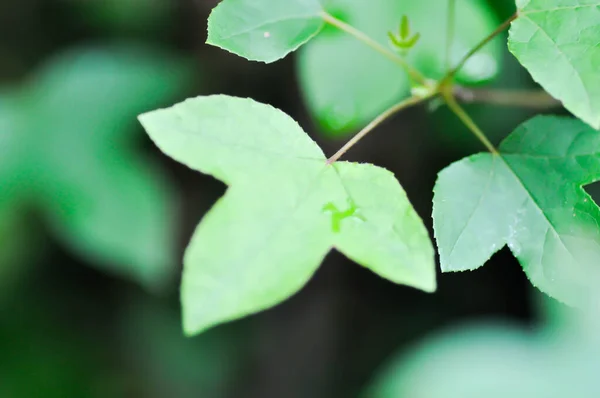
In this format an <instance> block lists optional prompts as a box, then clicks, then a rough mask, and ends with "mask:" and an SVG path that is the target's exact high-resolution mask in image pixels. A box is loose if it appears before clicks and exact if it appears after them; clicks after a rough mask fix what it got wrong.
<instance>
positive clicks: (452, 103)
mask: <svg viewBox="0 0 600 398" xmlns="http://www.w3.org/2000/svg"><path fill="white" fill-rule="evenodd" d="M442 95H443V97H444V100H445V101H446V103H447V104H448V107H449V108H450V110H452V112H454V114H455V115H456V116H458V118H459V119H460V120H461V121H462V122H463V123H464V125H465V126H467V128H468V129H469V130H470V131H471V132H472V133H473V135H475V137H477V139H478V140H479V141H481V143H482V144H483V145H484V146H485V147H486V148H487V149H488V150H489V151H490V152H491V153H493V154H495V155H498V154H499V153H498V150H497V149H496V147H495V146H494V145H493V144H492V143H491V142H490V140H488V138H487V137H486V135H485V134H484V133H483V131H481V129H480V128H479V126H477V124H475V122H474V121H473V119H471V116H469V114H468V113H467V112H466V111H465V110H464V109H463V108H462V107H461V106H460V105H459V103H458V102H456V99H455V98H454V96H453V95H452V93H451V92H447V91H446V92H442Z"/></svg>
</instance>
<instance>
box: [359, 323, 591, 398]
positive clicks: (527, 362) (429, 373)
mask: <svg viewBox="0 0 600 398" xmlns="http://www.w3.org/2000/svg"><path fill="white" fill-rule="evenodd" d="M594 314H595V312H594ZM594 314H589V315H592V316H593V317H594V318H596V321H595V322H587V321H586V320H585V319H584V318H583V317H582V316H581V315H582V314H577V316H574V314H573V312H571V313H570V315H568V316H566V317H565V316H564V314H563V317H562V319H561V320H560V322H558V323H556V324H550V325H547V326H545V327H544V328H543V329H542V330H541V331H539V332H536V333H532V332H526V331H524V330H519V329H517V328H516V327H510V326H508V325H505V324H487V325H479V326H475V327H463V328H459V329H458V330H454V331H452V332H449V333H446V334H444V335H442V336H439V337H437V338H430V339H428V340H427V341H426V342H424V343H423V344H422V345H421V347H418V348H417V349H416V350H415V351H414V352H412V353H408V354H404V355H400V356H398V357H397V358H396V359H394V360H392V362H391V364H389V365H388V366H387V367H386V368H385V369H384V370H383V371H382V372H381V373H380V374H379V376H378V377H377V380H376V382H375V383H374V385H373V386H372V387H371V388H370V389H369V390H368V391H367V393H366V394H365V395H364V396H365V397H369V398H401V397H419V398H442V397H443V398H446V397H461V398H479V397H490V398H506V397H514V398H531V397H544V398H563V397H581V398H594V397H598V396H600V380H599V379H598V376H597V375H598V371H600V359H599V358H600V355H599V354H600V345H599V340H598V337H597V334H598V333H597V332H598V330H599V328H598V323H597V316H594Z"/></svg>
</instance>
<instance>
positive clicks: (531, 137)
mask: <svg viewBox="0 0 600 398" xmlns="http://www.w3.org/2000/svg"><path fill="white" fill-rule="evenodd" d="M499 150H500V153H499V154H478V155H473V156H471V157H469V158H466V159H463V160H461V161H459V162H457V163H454V164H453V165H451V166H450V167H448V168H447V169H445V170H444V171H442V172H441V173H440V176H439V179H438V182H437V183H436V186H435V196H434V199H433V219H434V225H435V233H436V239H437V243H438V248H439V253H440V261H441V266H442V270H443V271H464V270H471V269H475V268H477V267H480V266H481V265H483V263H484V262H485V261H486V260H487V259H488V258H489V257H490V256H491V255H492V254H493V253H495V252H496V251H498V250H499V249H501V248H502V247H503V246H504V245H508V247H509V248H510V249H511V251H512V252H513V254H514V255H515V256H516V257H517V259H518V260H519V262H520V263H521V265H522V266H523V269H524V270H525V273H526V274H527V276H528V277H529V279H530V280H531V282H532V283H533V284H534V285H535V286H537V287H538V288H539V289H540V290H542V291H544V292H546V293H547V294H549V295H551V296H553V297H555V298H558V299H560V300H562V301H564V302H566V303H570V304H574V305H576V304H584V303H586V302H587V301H588V300H589V297H591V295H592V293H593V292H594V291H595V290H597V282H598V280H599V279H598V278H599V277H600V274H599V270H598V267H597V265H598V259H599V258H600V230H599V229H598V225H599V224H598V223H599V222H600V209H599V208H598V206H597V205H596V204H595V203H594V202H593V201H592V200H591V198H590V196H589V195H588V194H587V193H586V192H585V191H584V190H583V189H582V185H585V184H589V183H592V182H594V181H597V180H599V179H600V135H599V134H598V132H597V131H595V130H594V129H592V128H590V127H589V126H588V125H586V124H584V123H583V122H580V121H578V120H574V119H568V118H558V117H551V116H538V117H536V118H534V119H532V120H530V121H528V122H526V123H524V124H523V125H521V126H520V127H519V128H517V129H516V130H515V131H514V132H513V133H512V134H511V135H510V136H509V137H508V138H507V139H506V140H505V141H504V142H503V143H502V145H500V148H499Z"/></svg>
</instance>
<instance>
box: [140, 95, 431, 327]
mask: <svg viewBox="0 0 600 398" xmlns="http://www.w3.org/2000/svg"><path fill="white" fill-rule="evenodd" d="M140 120H141V122H142V124H143V125H144V127H145V128H146V130H147V131H148V133H149V135H150V137H151V138H152V139H153V140H154V141H155V142H156V144H157V145H158V146H159V147H160V148H161V150H162V151H163V152H165V153H166V154H167V155H169V156H171V157H173V158H174V159H175V160H177V161H179V162H181V163H183V164H186V165H188V166H189V167H191V168H193V169H195V170H198V171H201V172H203V173H207V174H211V175H213V176H214V177H216V178H218V179H219V180H221V181H224V182H226V183H227V184H229V185H231V187H230V188H229V190H228V191H227V194H226V195H225V197H224V198H222V199H221V200H219V202H217V204H216V205H215V206H214V207H213V209H212V210H211V211H210V212H209V213H208V214H207V215H206V216H205V217H204V219H203V221H202V223H201V224H200V225H199V226H198V228H197V230H196V233H195V235H194V237H193V238H192V241H191V243H190V245H189V247H188V249H187V251H186V254H185V260H184V266H185V270H184V275H183V286H182V301H183V311H184V328H185V330H186V332H187V333H188V334H194V333H198V332H200V331H202V330H204V329H206V328H208V327H211V326H213V325H215V324H218V323H222V322H225V321H229V320H233V319H237V318H240V317H242V316H245V315H248V314H251V313H255V312H257V311H260V310H263V309H266V308H268V307H271V306H273V305H275V304H277V303H279V302H281V301H282V300H284V299H286V298H288V297H289V296H290V295H292V294H294V293H296V292H297V291H298V290H299V289H300V288H302V286H303V285H304V284H305V283H306V282H307V281H308V279H309V278H310V277H311V276H312V274H313V273H314V272H315V270H316V268H317V267H318V266H319V263H320V262H321V261H322V260H323V258H324V257H325V255H326V254H327V253H328V252H329V251H330V250H331V248H333V247H335V248H336V249H338V250H340V251H341V252H342V253H345V254H346V255H347V256H348V257H350V258H351V259H353V260H355V261H357V262H358V263H360V264H362V265H364V266H366V267H368V268H370V269H371V270H372V271H374V272H376V273H378V274H380V275H381V276H383V277H385V278H387V279H390V280H392V281H393V282H396V283H403V284H407V285H410V286H414V287H417V288H420V289H423V290H426V291H433V290H435V269H434V261H433V249H432V247H431V242H430V240H429V236H428V234H427V231H426V229H425V227H424V226H423V223H422V221H421V219H420V218H419V216H418V215H417V213H416V212H415V211H414V209H413V208H412V206H411V204H410V202H409V201H408V199H407V197H406V194H405V193H404V191H403V190H402V188H401V187H400V185H399V184H398V182H397V180H396V179H395V178H394V176H393V175H392V174H391V173H390V172H388V171H386V170H384V169H381V168H378V167H375V166H372V165H368V164H357V163H347V162H338V163H334V164H333V165H327V164H326V161H325V156H324V155H323V152H322V151H321V149H320V148H319V147H318V146H317V145H316V144H315V143H314V142H313V141H312V140H311V139H310V138H309V137H308V135H306V134H305V133H304V132H303V131H302V129H301V128H300V127H299V126H298V125H297V124H296V122H295V121H294V120H292V119H291V118H290V117H289V116H287V115H286V114H284V113H283V112H281V111H279V110H277V109H274V108H272V107H270V106H267V105H264V104H260V103H257V102H254V101H252V100H249V99H240V98H234V97H226V96H211V97H199V98H196V99H191V100H188V101H186V102H184V103H182V104H179V105H176V106H175V107H173V108H171V109H167V110H160V111H156V112H152V113H149V114H145V115H143V116H141V117H140Z"/></svg>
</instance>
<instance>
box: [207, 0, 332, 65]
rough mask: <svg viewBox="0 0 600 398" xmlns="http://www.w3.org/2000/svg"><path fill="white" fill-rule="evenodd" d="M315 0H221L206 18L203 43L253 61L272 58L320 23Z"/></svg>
mask: <svg viewBox="0 0 600 398" xmlns="http://www.w3.org/2000/svg"><path fill="white" fill-rule="evenodd" d="M321 12H322V8H321V5H320V4H319V0H286V1H280V0H270V1H255V0H223V1H222V2H221V3H220V4H219V5H218V6H217V7H215V9H214V10H213V11H212V13H211V14H210V17H209V18H208V39H207V41H206V42H207V43H208V44H212V45H214V46H217V47H220V48H223V49H225V50H227V51H230V52H232V53H234V54H237V55H240V56H242V57H244V58H247V59H249V60H253V61H263V62H273V61H276V60H278V59H281V58H283V57H285V56H286V55H287V54H288V53H290V52H292V51H294V50H296V49H297V48H298V47H300V46H301V45H302V44H304V43H306V42H307V41H308V40H310V39H311V38H312V37H313V36H314V35H316V34H317V32H319V30H320V29H321V27H322V26H323V19H322V17H321Z"/></svg>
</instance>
